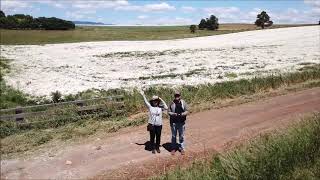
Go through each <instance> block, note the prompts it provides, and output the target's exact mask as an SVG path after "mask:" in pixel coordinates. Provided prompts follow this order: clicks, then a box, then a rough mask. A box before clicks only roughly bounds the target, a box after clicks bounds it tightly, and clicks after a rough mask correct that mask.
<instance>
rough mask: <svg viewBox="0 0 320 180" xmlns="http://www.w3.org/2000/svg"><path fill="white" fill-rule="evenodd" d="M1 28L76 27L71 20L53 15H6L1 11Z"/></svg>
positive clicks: (65, 28) (57, 28)
mask: <svg viewBox="0 0 320 180" xmlns="http://www.w3.org/2000/svg"><path fill="white" fill-rule="evenodd" d="M0 28H3V29H45V30H68V29H74V28H75V24H74V23H73V22H71V21H66V20H63V19H59V18H55V17H51V18H46V17H39V18H33V17H32V16H30V15H24V14H15V15H8V16H7V17H6V16H5V15H4V13H3V12H2V11H0Z"/></svg>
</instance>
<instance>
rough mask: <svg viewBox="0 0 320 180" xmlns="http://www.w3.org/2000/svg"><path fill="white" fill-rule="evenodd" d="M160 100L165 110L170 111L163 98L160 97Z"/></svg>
mask: <svg viewBox="0 0 320 180" xmlns="http://www.w3.org/2000/svg"><path fill="white" fill-rule="evenodd" d="M159 99H160V101H161V103H162V104H163V110H168V106H167V104H166V102H164V100H163V99H161V97H159Z"/></svg>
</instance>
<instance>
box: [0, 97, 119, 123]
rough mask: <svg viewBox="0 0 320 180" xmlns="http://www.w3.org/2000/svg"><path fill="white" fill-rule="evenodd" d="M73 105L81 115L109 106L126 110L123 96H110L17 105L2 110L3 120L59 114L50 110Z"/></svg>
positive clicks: (99, 110) (0, 111) (101, 110)
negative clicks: (23, 105)
mask: <svg viewBox="0 0 320 180" xmlns="http://www.w3.org/2000/svg"><path fill="white" fill-rule="evenodd" d="M70 106H72V107H73V109H74V110H75V111H76V112H77V113H78V114H79V115H87V114H92V113H103V112H106V111H107V110H108V109H109V108H113V109H115V110H114V112H116V113H118V114H121V113H123V112H124V110H123V108H124V102H123V96H109V97H105V98H94V99H86V100H76V101H68V102H60V103H52V104H42V105H34V106H25V107H16V108H10V109H1V110H0V120H1V121H12V120H15V121H16V122H24V121H26V119H28V118H36V117H39V116H54V115H59V114H58V113H57V112H54V111H50V110H52V109H54V108H56V109H63V108H66V107H70Z"/></svg>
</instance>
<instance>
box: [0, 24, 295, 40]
mask: <svg viewBox="0 0 320 180" xmlns="http://www.w3.org/2000/svg"><path fill="white" fill-rule="evenodd" d="M293 26H301V25H274V26H272V28H282V27H293ZM256 29H259V28H257V27H256V26H254V25H252V24H222V25H220V29H219V30H218V31H207V30H198V31H196V33H194V34H193V33H190V30H189V27H188V26H149V27H138V26H136V27H120V26H119V27H76V29H75V30H68V31H49V30H5V29H1V30H0V39H1V44H3V45H15V44H49V43H69V42H87V41H112V40H117V41H118V40H119V41H123V40H167V39H178V38H179V39H180V38H191V37H200V36H210V35H219V34H226V33H235V32H242V31H249V30H256Z"/></svg>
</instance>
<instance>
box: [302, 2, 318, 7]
mask: <svg viewBox="0 0 320 180" xmlns="http://www.w3.org/2000/svg"><path fill="white" fill-rule="evenodd" d="M304 3H306V4H308V5H311V6H313V7H318V8H320V1H319V0H304Z"/></svg>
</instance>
